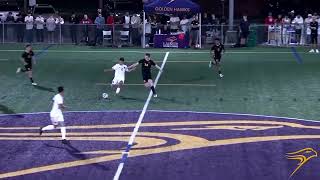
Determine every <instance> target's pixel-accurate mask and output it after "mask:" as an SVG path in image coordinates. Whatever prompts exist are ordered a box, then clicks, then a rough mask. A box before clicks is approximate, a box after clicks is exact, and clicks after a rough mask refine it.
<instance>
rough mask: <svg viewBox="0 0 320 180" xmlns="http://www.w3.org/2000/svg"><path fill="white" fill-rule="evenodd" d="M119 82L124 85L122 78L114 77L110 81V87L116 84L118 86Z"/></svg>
mask: <svg viewBox="0 0 320 180" xmlns="http://www.w3.org/2000/svg"><path fill="white" fill-rule="evenodd" d="M120 82H122V83H124V78H117V77H115V78H114V79H113V80H112V85H117V84H119V83H120Z"/></svg>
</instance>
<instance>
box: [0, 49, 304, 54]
mask: <svg viewBox="0 0 320 180" xmlns="http://www.w3.org/2000/svg"><path fill="white" fill-rule="evenodd" d="M22 51H23V50H19V49H8V50H4V49H0V52H22ZM38 51H41V50H35V52H38ZM47 52H49V53H50V52H52V53H142V54H143V53H153V54H163V53H165V52H164V51H152V50H151V51H148V50H141V51H130V50H127V51H121V50H119V51H117V50H70V51H68V50H47ZM170 53H171V54H208V53H209V50H208V51H170ZM299 53H301V54H310V53H308V52H299ZM226 54H292V52H291V51H278V52H277V51H248V50H244V51H227V52H226Z"/></svg>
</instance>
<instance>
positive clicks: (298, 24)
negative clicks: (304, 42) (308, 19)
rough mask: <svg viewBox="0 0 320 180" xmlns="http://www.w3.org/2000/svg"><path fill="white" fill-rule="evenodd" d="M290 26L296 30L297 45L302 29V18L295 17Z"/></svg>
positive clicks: (299, 41)
mask: <svg viewBox="0 0 320 180" xmlns="http://www.w3.org/2000/svg"><path fill="white" fill-rule="evenodd" d="M292 24H293V25H294V26H295V29H296V42H297V44H300V43H301V33H302V29H303V18H302V17H301V16H300V15H297V16H296V17H295V18H294V20H293V21H292Z"/></svg>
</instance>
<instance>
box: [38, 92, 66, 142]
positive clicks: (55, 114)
mask: <svg viewBox="0 0 320 180" xmlns="http://www.w3.org/2000/svg"><path fill="white" fill-rule="evenodd" d="M63 96H64V88H63V87H62V86H60V87H58V94H57V95H55V96H54V97H53V99H52V100H53V105H52V110H51V112H50V118H51V122H52V124H51V125H48V126H45V127H42V128H40V136H41V135H42V133H43V131H50V130H54V129H56V128H57V127H60V131H61V137H62V143H67V140H66V127H65V124H64V118H63V114H62V111H63V110H64V109H65V108H66V107H65V106H64V104H63Z"/></svg>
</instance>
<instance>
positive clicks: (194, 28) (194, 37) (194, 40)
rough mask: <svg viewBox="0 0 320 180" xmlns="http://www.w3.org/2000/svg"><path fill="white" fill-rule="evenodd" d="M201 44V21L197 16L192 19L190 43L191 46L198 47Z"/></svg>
mask: <svg viewBox="0 0 320 180" xmlns="http://www.w3.org/2000/svg"><path fill="white" fill-rule="evenodd" d="M198 44H199V21H198V16H197V15H195V16H193V18H192V21H191V31H190V41H189V46H190V47H192V46H193V45H194V47H196V46H197V45H198Z"/></svg>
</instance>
